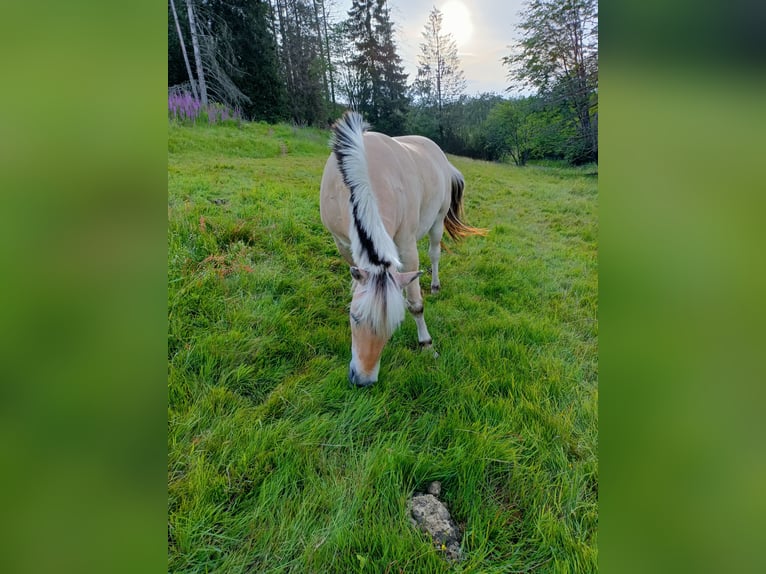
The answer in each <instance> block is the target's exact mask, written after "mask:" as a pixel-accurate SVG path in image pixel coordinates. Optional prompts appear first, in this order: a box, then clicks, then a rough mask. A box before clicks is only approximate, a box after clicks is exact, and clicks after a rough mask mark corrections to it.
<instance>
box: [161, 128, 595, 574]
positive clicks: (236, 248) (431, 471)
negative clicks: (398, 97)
mask: <svg viewBox="0 0 766 574" xmlns="http://www.w3.org/2000/svg"><path fill="white" fill-rule="evenodd" d="M328 135H329V134H328V133H327V132H324V131H321V130H313V129H305V128H304V129H301V128H294V127H292V126H287V125H276V126H270V125H266V124H257V123H255V124H248V123H244V124H242V125H241V126H233V125H215V126H209V125H197V126H194V127H190V126H184V125H178V124H171V125H170V127H169V159H168V189H169V193H168V245H169V247H168V256H169V282H168V309H169V310H168V313H169V332H168V361H169V371H168V373H169V374H168V393H169V411H168V570H169V571H172V572H184V573H187V572H188V573H192V572H207V571H212V570H216V571H222V572H338V573H346V572H426V573H427V572H447V571H459V572H482V573H484V572H509V571H532V570H534V571H535V572H593V571H595V570H596V563H597V554H598V553H597V524H598V506H597V499H598V459H597V449H598V435H597V401H598V387H597V373H598V369H597V337H598V322H597V237H598V222H597V190H596V186H597V182H596V178H594V177H592V176H590V175H588V173H589V172H587V171H586V170H582V169H568V168H560V167H549V166H534V167H531V168H526V169H523V168H522V169H519V168H515V167H512V166H508V165H499V164H492V163H486V162H479V161H472V160H468V159H464V158H458V157H453V158H451V160H452V161H453V162H454V163H455V165H456V166H457V167H458V168H459V169H460V170H461V171H462V172H463V174H464V175H465V179H466V192H465V201H466V205H465V212H466V219H467V221H468V222H469V223H470V224H471V225H475V226H478V227H485V228H488V229H489V230H490V231H489V234H488V235H487V237H471V238H468V239H466V240H465V241H464V242H462V243H460V244H455V243H453V242H451V241H448V240H447V246H448V247H449V250H450V252H445V253H443V255H442V259H441V266H440V276H441V280H442V290H441V292H440V294H439V295H437V296H431V295H430V294H426V295H425V297H426V302H425V317H426V321H427V322H428V326H429V330H430V332H431V334H432V336H433V338H434V344H435V348H436V350H438V352H439V355H440V356H439V357H438V358H436V359H435V358H434V357H433V354H432V353H429V352H422V351H420V350H419V349H418V348H417V335H416V329H415V324H414V321H412V319H411V318H409V317H408V318H407V319H406V320H405V322H404V324H403V325H402V327H401V328H400V329H399V330H398V331H397V332H396V333H395V334H394V336H393V337H392V340H391V341H390V342H389V344H388V345H387V346H386V348H385V350H384V353H383V357H382V362H381V373H380V380H379V382H378V383H377V384H376V385H375V386H373V387H371V388H369V389H363V390H362V389H350V388H349V387H348V384H347V380H346V371H347V366H348V361H349V359H350V333H349V327H348V315H347V312H348V311H347V305H348V303H349V301H350V292H349V281H350V280H349V275H348V268H347V266H346V264H345V263H344V262H343V260H342V259H341V258H340V256H339V255H338V253H337V251H336V248H335V245H334V243H333V241H332V238H331V237H330V235H329V233H328V232H327V231H326V230H325V229H324V228H323V226H322V224H321V221H320V218H319V181H320V178H321V173H322V169H323V167H324V163H325V161H326V159H327V156H328V153H329V150H328V148H327V139H328ZM420 257H421V267H422V268H423V269H425V270H428V267H429V262H428V257H427V243H426V242H424V243H423V244H421V245H420ZM421 283H422V285H423V286H425V287H426V288H425V289H424V292H427V291H428V290H427V286H428V285H429V284H430V277H428V273H426V275H424V276H423V278H421ZM432 480H439V481H441V482H442V485H443V488H442V498H443V499H444V500H445V502H446V504H447V505H448V507H449V509H450V511H451V513H452V515H453V517H454V518H455V520H456V521H457V522H458V524H459V525H460V527H461V529H462V531H463V533H464V534H463V541H462V547H463V552H464V555H465V560H464V561H463V562H461V563H460V564H456V565H450V564H449V563H447V562H446V561H445V560H443V559H442V557H441V556H440V555H439V551H438V549H436V548H434V547H433V546H432V544H431V542H430V541H429V540H428V539H427V538H426V537H425V535H423V534H422V533H420V532H418V531H417V530H415V529H413V528H412V527H411V526H410V524H409V521H408V517H407V511H406V503H407V499H408V497H409V496H411V495H412V493H413V492H414V491H416V490H420V489H424V488H425V486H426V485H427V484H428V483H429V482H430V481H432Z"/></svg>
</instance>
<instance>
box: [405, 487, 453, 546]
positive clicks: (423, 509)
mask: <svg viewBox="0 0 766 574" xmlns="http://www.w3.org/2000/svg"><path fill="white" fill-rule="evenodd" d="M440 493H441V484H440V483H439V482H432V483H431V484H429V485H428V492H427V493H426V494H415V495H414V496H413V497H412V498H411V499H410V501H409V509H410V522H412V524H413V526H416V527H418V528H420V529H421V530H423V531H424V532H427V533H428V534H429V535H430V536H431V539H432V540H433V542H434V546H436V548H437V549H439V550H440V551H442V552H443V553H444V556H446V558H447V559H448V560H460V559H461V558H462V556H461V552H460V529H459V528H458V527H457V524H455V521H454V520H452V517H451V516H450V513H449V510H447V507H446V506H445V505H444V503H442V502H441V501H440V500H439V499H438V498H436V497H437V496H439V494H440Z"/></svg>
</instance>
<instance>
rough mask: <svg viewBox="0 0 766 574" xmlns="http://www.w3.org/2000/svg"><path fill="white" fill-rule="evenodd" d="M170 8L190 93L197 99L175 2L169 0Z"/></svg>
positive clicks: (195, 83) (195, 84)
mask: <svg viewBox="0 0 766 574" xmlns="http://www.w3.org/2000/svg"><path fill="white" fill-rule="evenodd" d="M170 8H171V9H172V10H173V19H174V20H175V21H176V30H178V41H179V42H181V52H183V55H184V63H185V64H186V71H187V72H188V74H189V83H190V84H191V89H192V94H193V95H194V99H195V100H199V94H198V93H197V82H196V81H195V80H194V75H193V74H192V70H191V65H190V64H189V56H188V55H187V54H186V43H185V42H184V37H183V34H181V25H180V24H179V23H178V12H176V3H175V2H174V1H173V0H170Z"/></svg>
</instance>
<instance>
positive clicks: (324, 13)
mask: <svg viewBox="0 0 766 574" xmlns="http://www.w3.org/2000/svg"><path fill="white" fill-rule="evenodd" d="M321 1H322V21H323V22H324V42H325V49H326V52H327V71H328V74H329V76H330V94H331V96H330V97H331V99H332V105H333V107H334V106H335V81H334V80H333V75H334V74H333V73H332V72H333V70H332V56H330V36H329V35H328V33H327V11H326V10H325V5H324V3H325V0H321ZM334 111H335V110H334V109H333V112H334Z"/></svg>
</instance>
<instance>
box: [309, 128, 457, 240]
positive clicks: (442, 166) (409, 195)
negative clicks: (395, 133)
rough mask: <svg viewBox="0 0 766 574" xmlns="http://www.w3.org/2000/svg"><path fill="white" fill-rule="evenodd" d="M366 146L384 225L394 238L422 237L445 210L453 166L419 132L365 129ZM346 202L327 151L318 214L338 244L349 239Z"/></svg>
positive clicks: (331, 158)
mask: <svg viewBox="0 0 766 574" xmlns="http://www.w3.org/2000/svg"><path fill="white" fill-rule="evenodd" d="M364 145H365V156H366V158H367V168H368V172H369V177H370V182H371V184H372V189H373V193H374V195H375V198H376V201H377V203H378V207H379V211H380V215H381V218H382V219H383V223H384V226H385V227H386V230H387V231H388V233H389V234H390V235H391V237H393V238H394V239H395V240H397V242H398V240H400V239H404V238H407V239H406V240H407V241H415V240H417V239H420V238H421V237H423V235H425V233H427V232H428V230H429V229H430V228H431V226H432V225H433V224H434V222H435V221H436V220H437V219H438V218H440V217H441V218H443V217H444V214H446V212H447V210H448V209H449V204H450V193H451V192H450V185H451V183H450V182H451V178H452V173H453V170H454V168H453V167H452V166H451V164H450V163H449V161H448V160H447V157H446V156H445V155H444V152H443V151H442V150H441V148H439V146H438V145H436V143H434V142H433V141H432V140H430V139H428V138H425V137H422V136H414V135H413V136H399V137H396V138H391V137H389V136H387V135H385V134H381V133H378V132H366V133H365V134H364ZM348 201H349V192H348V189H347V188H346V186H345V184H344V183H343V178H342V176H341V174H340V170H339V168H338V165H337V161H336V159H335V155H334V154H332V153H331V154H330V157H329V158H328V159H327V162H326V164H325V169H324V173H323V175H322V184H321V191H320V215H321V218H322V223H323V224H324V226H325V227H326V228H327V229H328V230H329V231H330V232H331V233H332V234H333V236H334V237H335V241H336V244H338V247H339V248H341V247H342V246H345V245H349V244H350V243H349V239H348V229H349V222H350V219H349V213H348ZM342 251H343V250H342Z"/></svg>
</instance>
